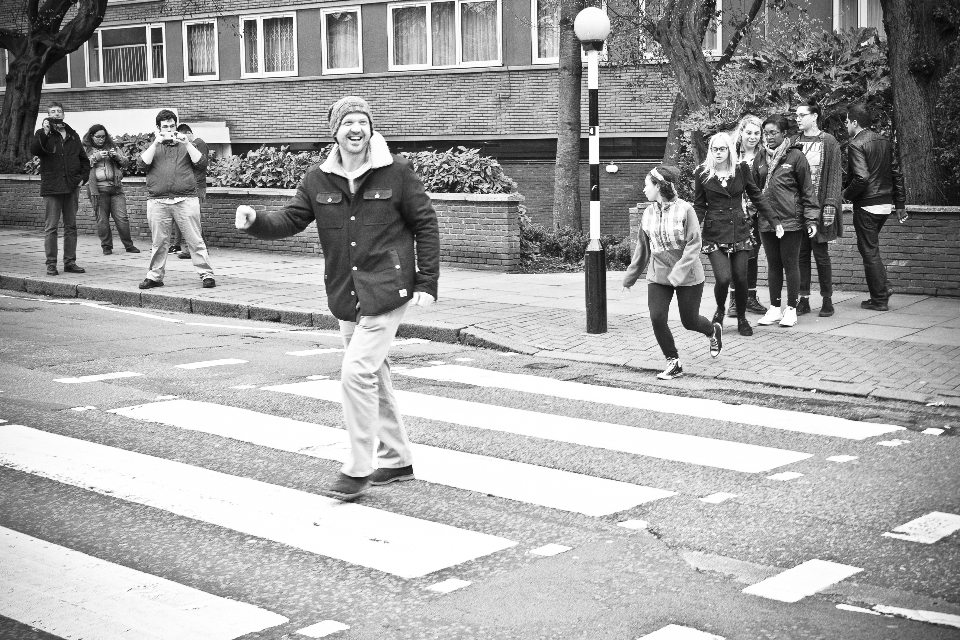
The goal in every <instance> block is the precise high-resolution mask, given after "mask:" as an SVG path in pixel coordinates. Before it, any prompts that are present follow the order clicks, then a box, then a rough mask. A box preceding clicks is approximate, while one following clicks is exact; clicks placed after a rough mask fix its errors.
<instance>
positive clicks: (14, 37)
mask: <svg viewBox="0 0 960 640" xmlns="http://www.w3.org/2000/svg"><path fill="white" fill-rule="evenodd" d="M26 41H27V39H26V37H25V36H24V35H23V34H22V33H17V32H15V31H11V30H9V29H0V47H2V48H4V49H6V50H7V51H9V52H10V53H12V54H13V56H14V57H15V58H19V57H20V56H21V55H23V45H24V44H25V43H26Z"/></svg>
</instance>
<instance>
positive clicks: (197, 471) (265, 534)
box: [0, 425, 516, 578]
mask: <svg viewBox="0 0 960 640" xmlns="http://www.w3.org/2000/svg"><path fill="white" fill-rule="evenodd" d="M0 464H2V465H3V466H6V467H10V468H12V469H17V470H19V471H23V472H25V473H32V474H34V475H38V476H42V477H45V478H50V479H51V480H55V481H57V482H61V483H64V484H69V485H73V486H76V487H80V488H82V489H85V490H89V491H94V492H96V493H101V494H104V495H108V496H111V497H114V498H117V499H120V500H127V501H130V502H135V503H138V504H143V505H147V506H150V507H154V508H157V509H163V510H165V511H169V512H171V513H175V514H177V515H180V516H184V517H187V518H193V519H195V520H201V521H204V522H209V523H211V524H215V525H218V526H221V527H225V528H227V529H233V530H234V531H239V532H241V533H245V534H248V535H251V536H256V537H259V538H264V539H267V540H273V541H275V542H279V543H282V544H286V545H289V546H291V547H296V548H298V549H303V550H305V551H309V552H311V553H316V554H319V555H323V556H327V557H330V558H336V559H338V560H342V561H344V562H349V563H352V564H355V565H360V566H363V567H368V568H370V569H376V570H378V571H384V572H386V573H391V574H393V575H397V576H400V577H401V578H416V577H419V576H423V575H426V574H428V573H432V572H434V571H438V570H440V569H444V568H446V567H450V566H453V565H456V564H460V563H461V562H467V561H469V560H473V559H475V558H479V557H481V556H485V555H488V554H491V553H495V552H497V551H501V550H503V549H507V548H509V547H513V546H515V545H516V543H515V542H513V541H510V540H506V539H504V538H500V537H497V536H492V535H487V534H484V533H477V532H474V531H467V530H464V529H458V528H456V527H451V526H448V525H444V524H439V523H435V522H429V521H426V520H419V519H417V518H412V517H409V516H404V515H400V514H396V513H390V512H388V511H380V510H378V509H372V508H370V507H364V506H362V505H359V504H346V503H343V502H340V501H339V500H334V499H332V498H326V497H323V496H319V495H315V494H312V493H306V492H303V491H296V490H294V489H287V488H285V487H279V486H275V485H271V484H267V483H265V482H260V481H257V480H251V479H250V478H241V477H237V476H232V475H228V474H225V473H219V472H216V471H210V470H208V469H202V468H199V467H193V466H191V465H188V464H183V463H181V462H174V461H171V460H165V459H163V458H154V457H152V456H147V455H143V454H140V453H134V452H131V451H125V450H123V449H114V448H112V447H106V446H104V445H100V444H94V443H91V442H86V441H84V440H76V439H74V438H67V437H64V436H59V435H55V434H51V433H47V432H45V431H38V430H36V429H30V428H27V427H13V426H7V425H4V426H0Z"/></svg>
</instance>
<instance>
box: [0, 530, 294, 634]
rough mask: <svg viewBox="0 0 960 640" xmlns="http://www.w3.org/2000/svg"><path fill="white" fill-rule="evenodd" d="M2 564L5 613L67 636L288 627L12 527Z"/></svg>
mask: <svg viewBox="0 0 960 640" xmlns="http://www.w3.org/2000/svg"><path fill="white" fill-rule="evenodd" d="M0 566H2V567H3V571H2V572H0V615H3V616H6V617H7V618H11V619H13V620H18V621H20V622H22V623H24V624H27V625H30V626H32V627H36V628H38V629H40V630H42V631H45V632H47V633H50V634H53V635H57V636H61V637H63V638H83V639H84V640H232V639H233V638H238V637H240V636H245V635H247V634H249V633H256V632H258V631H263V630H264V629H269V628H271V627H275V626H277V625H281V624H284V623H286V622H287V618H284V617H283V616H281V615H278V614H276V613H271V612H270V611H266V610H264V609H260V608H259V607H256V606H254V605H251V604H246V603H243V602H237V601H235V600H229V599H227V598H221V597H219V596H215V595H212V594H209V593H206V592H203V591H199V590H197V589H194V588H192V587H187V586H185V585H181V584H178V583H176V582H171V581H170V580H166V579H165V578H159V577H156V576H152V575H149V574H146V573H141V572H140V571H136V570H134V569H130V568H128V567H124V566H121V565H118V564H114V563H112V562H107V561H105V560H100V559H99V558H94V557H92V556H88V555H86V554H83V553H80V552H79V551H74V550H72V549H67V548H64V547H61V546H58V545H55V544H51V543H49V542H45V541H43V540H40V539H38V538H33V537H31V536H28V535H25V534H22V533H19V532H17V531H13V530H11V529H5V528H0Z"/></svg>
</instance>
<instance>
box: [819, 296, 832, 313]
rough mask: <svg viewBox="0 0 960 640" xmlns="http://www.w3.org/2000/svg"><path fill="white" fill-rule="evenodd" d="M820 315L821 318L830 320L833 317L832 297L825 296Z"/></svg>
mask: <svg viewBox="0 0 960 640" xmlns="http://www.w3.org/2000/svg"><path fill="white" fill-rule="evenodd" d="M818 315H819V316H820V317H821V318H829V317H830V316H832V315H833V300H831V299H830V296H823V305H822V306H821V307H820V313H819V314H818Z"/></svg>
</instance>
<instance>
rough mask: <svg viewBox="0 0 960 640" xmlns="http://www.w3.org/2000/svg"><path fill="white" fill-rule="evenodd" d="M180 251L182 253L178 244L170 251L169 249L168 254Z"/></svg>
mask: <svg viewBox="0 0 960 640" xmlns="http://www.w3.org/2000/svg"><path fill="white" fill-rule="evenodd" d="M178 251H180V245H178V244H175V245H172V246H171V247H170V248H169V249H167V253H176V252H178Z"/></svg>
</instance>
